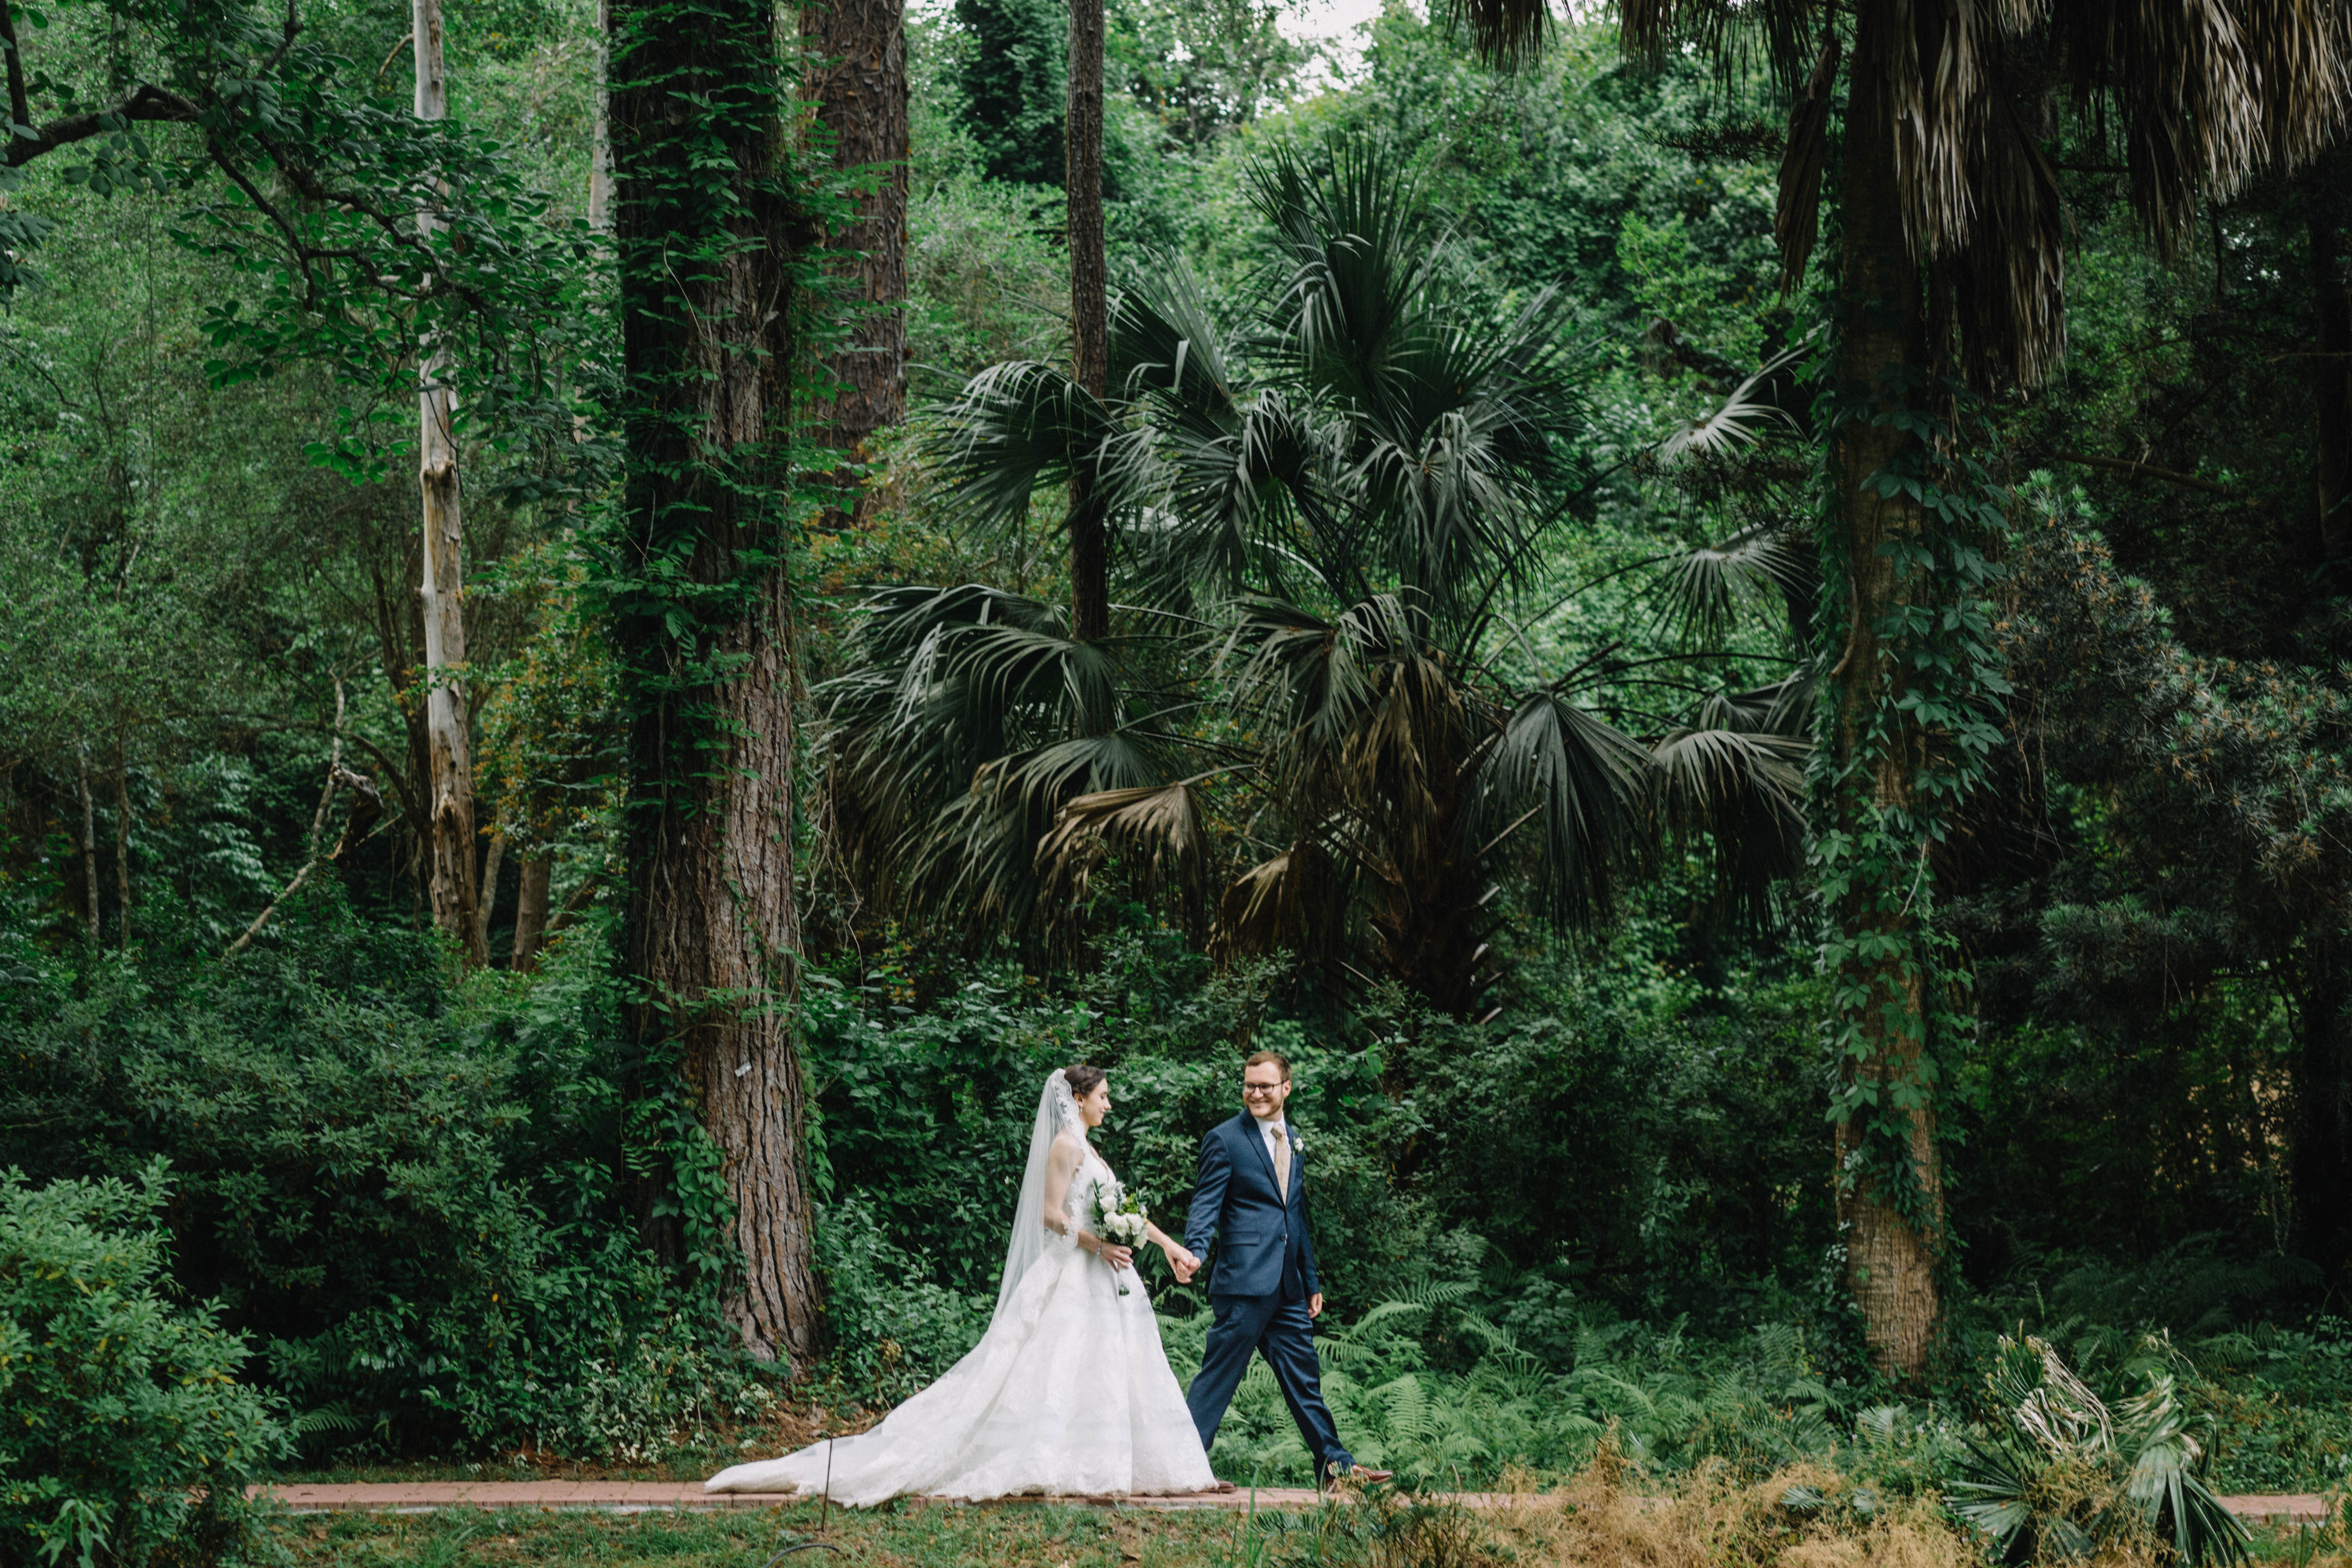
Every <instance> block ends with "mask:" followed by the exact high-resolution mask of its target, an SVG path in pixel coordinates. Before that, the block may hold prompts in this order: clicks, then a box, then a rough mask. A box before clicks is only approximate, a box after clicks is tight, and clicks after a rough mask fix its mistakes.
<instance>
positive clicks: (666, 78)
mask: <svg viewBox="0 0 2352 1568" xmlns="http://www.w3.org/2000/svg"><path fill="white" fill-rule="evenodd" d="M612 21H613V26H612V36H611V40H610V43H611V51H612V52H611V58H612V62H613V64H612V72H613V74H612V87H611V93H612V135H613V162H614V187H615V194H616V195H617V196H618V198H619V199H618V203H617V205H618V213H617V215H616V216H617V220H618V221H617V223H616V226H615V242H616V245H617V247H618V251H619V256H620V273H621V310H622V368H623V376H624V391H623V414H624V422H625V440H626V444H627V449H628V458H629V468H628V474H627V479H626V482H625V491H624V495H623V507H624V525H623V526H624V528H625V537H624V540H623V545H624V548H625V552H627V554H628V556H629V557H630V558H631V559H632V560H633V561H638V562H657V563H663V565H664V572H663V573H662V574H654V573H650V572H648V573H645V574H642V575H641V576H638V577H633V578H632V579H631V580H630V581H628V582H626V583H623V584H615V585H614V589H613V594H612V597H611V598H610V600H609V601H608V602H609V604H610V605H611V607H612V612H613V619H614V642H615V645H616V648H617V651H618V653H619V656H620V658H621V664H622V678H623V681H624V689H625V691H626V692H627V693H628V698H629V700H630V702H631V704H632V708H633V713H632V719H631V732H630V737H629V764H628V765H629V774H630V777H629V806H628V812H629V820H628V826H627V829H626V841H625V842H626V849H625V853H626V860H627V869H628V906H627V915H626V938H625V954H626V963H627V965H628V968H629V970H630V972H631V973H632V975H633V976H634V978H635V981H636V983H637V984H639V985H640V986H641V987H642V988H643V999H642V1000H640V1001H637V1002H635V1003H634V1004H633V1005H631V1006H630V1007H629V1009H628V1013H627V1027H628V1030H629V1035H630V1041H631V1045H632V1047H633V1050H634V1052H635V1060H636V1064H637V1065H636V1068H635V1072H636V1077H635V1081H633V1083H632V1085H631V1089H632V1092H634V1093H638V1094H667V1093H669V1092H672V1091H673V1089H672V1085H671V1084H669V1083H667V1082H664V1081H657V1080H656V1079H655V1078H654V1074H656V1072H667V1071H670V1070H672V1069H671V1068H670V1066H669V1064H672V1063H675V1071H676V1072H677V1074H679V1075H680V1077H681V1079H682V1087H683V1089H684V1091H685V1093H686V1094H687V1095H688V1098H689V1099H690V1100H691V1102H692V1104H693V1107H694V1109H695V1111H696V1113H697V1115H698V1118H699V1121H700V1124H701V1127H702V1129H703V1130H704V1131H705V1132H707V1133H708V1135H709V1139H710V1140H711V1142H713V1143H715V1144H716V1145H717V1148H718V1150H719V1152H720V1155H721V1156H722V1160H723V1163H722V1167H721V1170H722V1174H723V1184H724V1188H725V1193H726V1196H727V1198H728V1200H730V1205H731V1211H732V1212H731V1215H730V1216H729V1218H728V1221H727V1224H728V1226H729V1229H728V1231H727V1232H726V1233H725V1234H724V1235H723V1236H721V1237H716V1238H714V1237H711V1236H710V1235H709V1234H708V1233H705V1234H703V1235H701V1236H699V1237H698V1235H697V1234H696V1228H695V1227H696V1226H697V1224H698V1223H699V1222H705V1221H713V1220H715V1219H716V1218H717V1215H715V1214H714V1213H712V1212H710V1211H709V1210H705V1211H704V1213H703V1214H702V1215H700V1216H699V1220H698V1216H697V1215H695V1214H694V1213H692V1212H689V1213H688V1214H687V1215H685V1216H684V1223H683V1225H682V1226H681V1228H682V1229H683V1231H684V1233H685V1234H684V1235H683V1236H682V1237H674V1238H673V1240H674V1241H675V1240H683V1241H684V1242H685V1243H686V1244H687V1246H688V1247H690V1248H692V1249H693V1251H694V1255H695V1256H696V1257H697V1258H705V1259H707V1258H709V1257H710V1256H711V1254H712V1252H713V1251H714V1249H715V1248H720V1247H724V1246H725V1244H726V1243H727V1242H729V1241H731V1243H732V1250H734V1251H735V1252H736V1253H737V1254H738V1255H739V1258H740V1266H741V1271H740V1276H730V1279H729V1281H728V1283H727V1286H726V1288H725V1291H724V1295H723V1300H724V1308H725V1311H726V1313H727V1316H728V1318H729V1320H730V1321H732V1322H733V1323H734V1324H735V1325H736V1326H737V1328H738V1329H739V1330H740V1331H741V1333H742V1336H743V1340H744V1342H745V1344H746V1345H747V1346H749V1347H750V1348H751V1351H752V1352H754V1353H757V1354H761V1355H774V1354H782V1355H786V1356H789V1357H791V1358H792V1359H793V1361H794V1362H795V1363H805V1362H806V1360H807V1358H808V1357H809V1356H810V1354H811V1353H812V1352H813V1351H814V1347H815V1344H816V1340H817V1331H818V1312H819V1299H818V1292H817V1285H816V1277H815V1272H814V1268H813V1265H812V1261H811V1258H810V1229H811V1218H812V1214H811V1207H810V1198H809V1190H808V1184H807V1175H806V1170H805V1150H804V1147H803V1118H804V1102H803V1093H804V1091H803V1083H802V1079H801V1070H800V1063H799V1059H798V1058H797V1057H796V1055H795V1054H794V1052H793V1044H792V1037H791V1034H790V1032H789V1029H788V1026H787V1014H788V1012H789V1010H790V1008H791V1005H792V1003H793V995H794V992H795V988H796V986H797V984H798V983H799V961H800V941H801V933H800V926H799V920H798V915H797V911H796V909H795V906H794V893H793V809H792V807H793V802H792V780H793V662H792V661H793V647H792V622H791V618H790V606H789V604H788V602H787V599H786V592H787V579H786V575H785V573H784V572H783V571H782V568H781V565H780V557H781V555H782V552H783V550H784V548H785V544H786V539H785V531H786V529H787V527H788V524H789V519H788V516H787V513H786V510H785V506H784V500H785V497H784V493H783V490H784V484H785V480H786V478H787V468H788V460H789V443H788V433H787V426H788V421H789V416H790V413H791V409H790V406H789V397H790V387H791V374H792V365H793V326H792V321H793V300H792V298H791V279H792V267H793V258H794V256H795V254H796V253H797V252H798V251H799V250H800V249H801V248H802V247H804V246H805V245H806V243H807V240H808V236H807V234H806V233H805V232H804V226H803V219H802V218H801V217H800V215H799V214H798V213H797V211H796V210H795V209H794V207H793V203H792V197H791V195H790V193H791V191H792V189H793V185H794V184H795V181H796V179H797V174H796V172H795V171H794V169H793V166H792V162H791V159H792V142H791V141H790V139H789V136H788V133H787V128H786V119H787V116H786V112H785V111H786V109H787V107H788V103H787V99H786V95H785V92H784V87H783V83H782V79H781V76H780V72H781V69H782V64H783V50H782V42H783V40H782V37H780V36H779V33H778V23H777V12H776V10H775V9H774V7H773V6H772V5H768V4H765V3H763V0H700V3H698V4H696V5H691V6H688V5H678V4H673V3H671V0H613V5H612ZM669 584H677V586H676V587H672V586H669ZM670 1152H671V1153H672V1154H673V1156H676V1155H678V1154H682V1153H685V1152H687V1151H685V1150H683V1149H680V1148H679V1147H677V1145H673V1146H672V1148H671V1150H670ZM671 1192H672V1194H675V1195H676V1196H677V1197H678V1198H679V1199H681V1200H682V1205H681V1206H684V1207H686V1208H688V1210H689V1211H691V1210H692V1209H693V1207H694V1206H695V1200H694V1196H693V1194H692V1192H691V1191H690V1190H688V1184H685V1183H674V1184H673V1185H672V1188H671ZM648 1217H649V1218H651V1217H652V1216H651V1215H648ZM656 1239H657V1240H659V1239H661V1237H660V1232H659V1229H658V1228H656Z"/></svg>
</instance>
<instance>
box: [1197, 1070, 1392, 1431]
mask: <svg viewBox="0 0 2352 1568" xmlns="http://www.w3.org/2000/svg"><path fill="white" fill-rule="evenodd" d="M1211 1237H1215V1239H1216V1241H1217V1244H1218V1245H1217V1258H1216V1262H1215V1266H1214V1268H1213V1269H1212V1270H1211V1272H1210V1275H1209V1305H1210V1308H1211V1309H1212V1310H1213V1311H1214V1313H1215V1314H1216V1317H1215V1321H1213V1323H1212V1324H1211V1325H1210V1328H1209V1344H1208V1350H1207V1352H1206V1353H1205V1354H1204V1355H1202V1358H1201V1371H1200V1373H1199V1375H1197V1376H1196V1377H1194V1378H1193V1379H1192V1387H1191V1388H1189V1389H1187V1390H1185V1393H1184V1403H1185V1405H1186V1406H1187V1408H1189V1409H1190V1410H1191V1411H1192V1425H1193V1426H1197V1427H1198V1428H1200V1432H1201V1447H1202V1449H1204V1450H1205V1449H1207V1448H1209V1447H1212V1446H1213V1445H1214V1444H1215V1442H1216V1440H1217V1428H1218V1427H1219V1426H1222V1425H1223V1422H1224V1419H1225V1406H1226V1405H1230V1404H1232V1403H1233V1398H1234V1389H1236V1388H1239V1387H1240V1386H1241V1383H1242V1373H1245V1372H1247V1371H1248V1370H1249V1358H1250V1352H1252V1351H1256V1352H1260V1353H1262V1354H1264V1355H1265V1361H1266V1364H1267V1365H1268V1366H1270V1367H1272V1368H1273V1369H1274V1380H1275V1382H1276V1384H1279V1385H1280V1386H1281V1389H1282V1397H1283V1400H1284V1402H1285V1403H1286V1404H1287V1405H1289V1406H1290V1415H1291V1419H1292V1420H1294V1421H1296V1422H1297V1423H1298V1432H1299V1436H1303V1437H1304V1438H1306V1439H1307V1452H1308V1453H1310V1454H1312V1455H1313V1456H1314V1457H1315V1463H1316V1468H1317V1469H1318V1471H1322V1470H1328V1468H1330V1467H1331V1466H1332V1465H1335V1464H1336V1465H1338V1466H1339V1467H1340V1468H1342V1469H1345V1468H1349V1467H1350V1466H1352V1465H1353V1464H1354V1463H1355V1460H1354V1459H1353V1458H1350V1457H1349V1453H1348V1450H1347V1449H1346V1448H1344V1447H1340V1444H1339V1427H1338V1426H1335V1425H1333V1423H1332V1420H1331V1412H1330V1411H1329V1410H1328V1408H1327V1407H1326V1406H1325V1405H1324V1404H1323V1369H1322V1365H1321V1363H1318V1361H1317V1360H1316V1359H1315V1325H1314V1320H1312V1319H1311V1318H1309V1317H1308V1316H1307V1298H1308V1297H1310V1296H1314V1295H1317V1294H1319V1293H1320V1292H1321V1290H1322V1286H1321V1285H1320V1284H1318V1282H1317V1280H1316V1278H1315V1238H1314V1237H1313V1236H1312V1235H1311V1234H1309V1232H1308V1230H1307V1159H1306V1156H1305V1155H1304V1154H1303V1153H1300V1152H1297V1151H1296V1150H1294V1151H1293V1152H1292V1154H1291V1158H1290V1193H1289V1196H1288V1197H1287V1199H1286V1198H1285V1197H1284V1195H1283V1192H1282V1188H1281V1187H1280V1186H1279V1185H1278V1184H1276V1181H1275V1178H1274V1156H1273V1155H1272V1154H1271V1153H1269V1152H1267V1150H1266V1146H1265V1133H1264V1132H1263V1131H1260V1130H1259V1128H1258V1124H1257V1121H1256V1119H1255V1117H1252V1116H1251V1115H1249V1114H1248V1113H1247V1112H1246V1111H1244V1113H1243V1114H1241V1115H1239V1116H1236V1117H1234V1119H1233V1120H1232V1121H1220V1122H1219V1123H1217V1125H1215V1126H1214V1127H1212V1128H1210V1129H1209V1131H1208V1135H1207V1136H1206V1137H1204V1138H1202V1140H1201V1174H1200V1180H1199V1182H1198V1183H1197V1184H1195V1185H1194V1187H1193V1188H1192V1213H1191V1214H1190V1215H1187V1216H1186V1217H1185V1221H1184V1246H1185V1248H1186V1250H1188V1251H1190V1252H1191V1253H1192V1256H1194V1257H1195V1258H1205V1257H1207V1256H1208V1252H1209V1241H1210V1238H1211Z"/></svg>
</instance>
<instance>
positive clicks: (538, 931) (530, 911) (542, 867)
mask: <svg viewBox="0 0 2352 1568" xmlns="http://www.w3.org/2000/svg"><path fill="white" fill-rule="evenodd" d="M554 869H555V862H554V861H553V860H551V859H550V858H548V857H547V856H545V855H526V856H524V857H523V861H522V877H521V879H520V883H519V885H518V886H517V887H516V889H515V929H514V957H513V958H512V959H511V960H509V963H510V965H511V967H512V968H513V970H514V972H515V973H517V974H529V973H531V971H533V970H535V969H537V968H538V967H539V948H540V944H541V942H544V941H545V940H546V939H547V888H548V875H549V873H550V872H551V871H553V870H554Z"/></svg>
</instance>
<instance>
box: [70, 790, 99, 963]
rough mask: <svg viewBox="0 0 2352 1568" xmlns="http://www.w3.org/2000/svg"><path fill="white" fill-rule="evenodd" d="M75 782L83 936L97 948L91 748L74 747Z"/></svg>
mask: <svg viewBox="0 0 2352 1568" xmlns="http://www.w3.org/2000/svg"><path fill="white" fill-rule="evenodd" d="M74 784H75V786H76V787H77V788H78V789H79V791H80V792H81V880H82V892H83V895H84V898H83V902H82V907H81V908H82V916H83V918H84V919H85V920H86V921H88V922H89V923H88V925H87V926H86V927H85V928H84V930H83V931H82V939H83V940H84V941H86V942H89V945H90V946H92V947H96V946H97V945H98V942H99V936H98V810H97V808H96V807H95V806H93V805H91V804H90V799H89V746H88V745H86V744H77V745H76V746H75V748H74Z"/></svg>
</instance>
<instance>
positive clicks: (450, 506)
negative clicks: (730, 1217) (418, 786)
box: [410, 0, 489, 968]
mask: <svg viewBox="0 0 2352 1568" xmlns="http://www.w3.org/2000/svg"><path fill="white" fill-rule="evenodd" d="M411 15H412V16H413V19H414V26H415V37H414V39H413V40H412V41H411V44H410V48H411V51H412V53H413V55H414V56H415V62H416V118H417V119H419V120H442V119H446V118H447V116H448V113H449V89H448V83H447V81H446V79H445V77H444V75H443V72H442V63H441V0H413V8H412V13H411ZM419 226H420V227H421V228H423V229H424V230H425V232H426V233H427V235H428V236H429V235H430V234H431V232H432V231H433V229H434V228H435V227H436V225H435V223H434V222H433V220H432V219H431V218H429V217H428V218H425V219H422V220H421V221H420V224H419ZM418 348H419V353H421V355H422V356H423V363H421V364H420V365H419V366H418V367H417V391H416V416H417V426H418V429H417V480H418V488H419V489H420V491H421V493H422V496H423V500H424V510H425V568H424V581H423V584H422V586H421V587H420V588H419V590H418V596H419V597H420V598H421V600H422V601H423V608H424V613H425V753H426V754H425V773H426V776H427V779H428V781H429V783H430V785H431V795H432V808H431V809H432V816H431V819H430V823H429V825H428V832H429V835H430V838H431V843H430V845H429V847H428V852H429V855H430V857H431V866H432V870H431V873H430V889H431V897H432V902H433V923H434V925H435V926H436V928H438V929H439V930H440V931H444V932H446V934H448V935H450V936H452V937H455V938H456V939H457V941H458V942H460V943H462V944H463V945H464V948H465V952H466V962H467V963H468V964H469V965H471V966H472V967H475V968H479V967H481V966H482V965H483V964H485V963H488V962H489V950H488V948H486V947H484V946H483V945H482V941H481V934H480V924H479V921H478V919H477V917H476V909H475V905H476V889H475V883H474V766H473V759H472V755H471V751H472V748H471V746H470V744H469V741H468V737H467V720H466V693H465V688H464V686H463V685H462V684H460V683H461V682H462V681H463V679H464V678H465V677H464V671H465V664H466V606H465V600H464V588H465V582H466V572H465V552H464V541H465V522H464V514H463V511H462V510H461V507H460V497H459V492H458V484H457V440H456V438H455V436H454V434H453V432H452V431H451V429H450V418H451V416H452V415H453V414H454V413H455V411H456V407H457V402H456V399H455V398H454V397H453V396H452V395H451V392H450V388H449V385H448V384H447V382H446V379H445V378H446V376H447V374H448V371H449V356H448V355H447V353H445V352H444V351H443V350H442V349H441V348H440V346H439V345H437V344H436V343H434V342H430V341H429V340H428V341H427V342H425V343H422V344H420V345H418Z"/></svg>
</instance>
